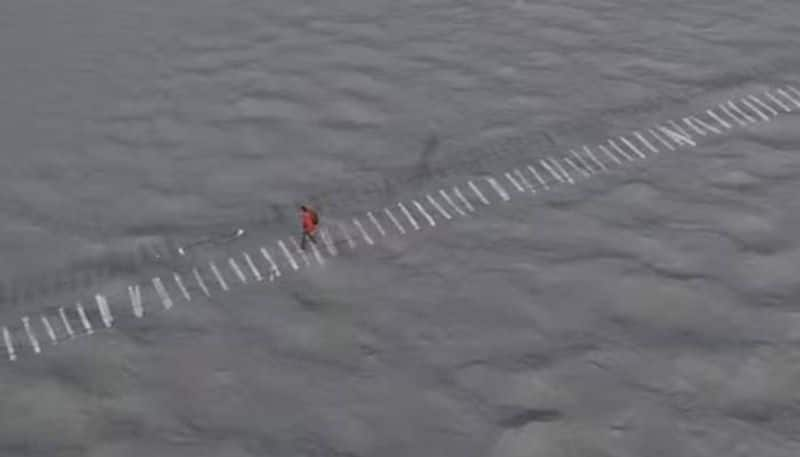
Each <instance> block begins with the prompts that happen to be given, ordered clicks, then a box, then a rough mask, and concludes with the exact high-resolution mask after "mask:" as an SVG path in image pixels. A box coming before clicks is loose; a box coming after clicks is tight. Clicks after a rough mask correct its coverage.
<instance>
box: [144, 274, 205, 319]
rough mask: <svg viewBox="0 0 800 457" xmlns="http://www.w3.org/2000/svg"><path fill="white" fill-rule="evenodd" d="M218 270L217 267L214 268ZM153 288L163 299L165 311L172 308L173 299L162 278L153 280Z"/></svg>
mask: <svg viewBox="0 0 800 457" xmlns="http://www.w3.org/2000/svg"><path fill="white" fill-rule="evenodd" d="M214 268H216V265H215V266H214ZM152 282H153V288H154V289H155V290H156V293H157V294H158V297H159V298H160V299H161V304H162V305H163V306H164V309H167V310H168V309H170V308H172V305H173V301H172V297H170V296H169V292H167V288H166V287H164V283H163V282H162V281H161V278H159V277H158V276H156V277H154V278H153V279H152Z"/></svg>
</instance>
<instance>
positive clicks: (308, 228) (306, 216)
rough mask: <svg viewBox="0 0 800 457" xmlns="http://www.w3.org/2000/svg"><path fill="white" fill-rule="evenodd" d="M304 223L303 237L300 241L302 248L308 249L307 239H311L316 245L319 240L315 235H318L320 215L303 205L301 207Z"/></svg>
mask: <svg viewBox="0 0 800 457" xmlns="http://www.w3.org/2000/svg"><path fill="white" fill-rule="evenodd" d="M300 212H301V215H302V222H303V237H302V238H301V239H300V247H301V248H302V249H303V250H305V249H306V238H308V239H310V240H311V241H312V242H313V243H314V244H316V243H317V239H316V238H314V235H315V234H316V233H317V225H319V215H318V214H317V212H316V211H314V210H313V209H311V208H309V207H307V206H305V205H303V206H301V207H300Z"/></svg>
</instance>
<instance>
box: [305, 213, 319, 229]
mask: <svg viewBox="0 0 800 457" xmlns="http://www.w3.org/2000/svg"><path fill="white" fill-rule="evenodd" d="M316 230H317V224H316V223H315V222H314V215H313V214H312V212H311V211H305V212H304V213H303V231H304V232H307V233H314V231H316Z"/></svg>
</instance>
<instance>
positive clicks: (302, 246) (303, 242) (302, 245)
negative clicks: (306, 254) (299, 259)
mask: <svg viewBox="0 0 800 457" xmlns="http://www.w3.org/2000/svg"><path fill="white" fill-rule="evenodd" d="M307 236H308V232H305V231H304V232H303V236H301V237H300V249H302V250H304V251H305V250H306V237H307Z"/></svg>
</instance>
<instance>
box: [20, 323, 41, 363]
mask: <svg viewBox="0 0 800 457" xmlns="http://www.w3.org/2000/svg"><path fill="white" fill-rule="evenodd" d="M22 326H23V327H25V334H27V335H28V341H30V343H31V347H32V348H33V352H35V353H36V354H41V352H42V348H41V347H40V346H39V338H37V337H36V332H34V331H33V327H31V319H30V318H29V317H28V316H24V317H23V318H22Z"/></svg>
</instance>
